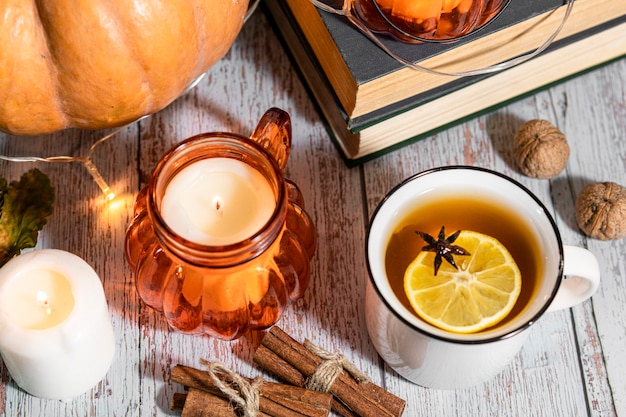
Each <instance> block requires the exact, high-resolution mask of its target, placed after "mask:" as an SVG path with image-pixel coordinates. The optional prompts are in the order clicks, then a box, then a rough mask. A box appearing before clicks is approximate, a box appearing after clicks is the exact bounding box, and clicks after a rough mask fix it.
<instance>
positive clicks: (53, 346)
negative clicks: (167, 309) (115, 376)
mask: <svg viewBox="0 0 626 417" xmlns="http://www.w3.org/2000/svg"><path fill="white" fill-rule="evenodd" d="M114 351H115V338H114V335H113V328H112V326H111V318H110V316H109V311H108V308H107V303H106V299H105V296H104V291H103V288H102V283H101V282H100V279H99V278H98V275H97V274H96V272H95V271H94V270H93V269H92V268H91V267H90V266H89V265H88V264H87V263H86V262H85V261H84V260H82V259H81V258H79V257H78V256H76V255H73V254H71V253H68V252H65V251H61V250H56V249H43V250H36V251H32V252H28V253H25V254H23V255H20V256H17V257H16V258H13V259H12V260H10V261H9V262H8V263H7V264H6V265H4V266H3V267H2V268H1V269H0V354H1V355H2V359H3V360H4V364H5V365H6V367H7V369H8V371H9V373H10V374H11V377H12V378H13V380H14V381H15V382H16V383H17V385H18V386H19V387H21V388H22V389H24V390H25V391H27V392H28V393H30V394H32V395H34V396H37V397H42V398H50V399H57V400H70V399H71V398H73V397H75V396H77V395H80V394H82V393H84V392H86V391H88V390H89V389H91V388H92V387H93V386H94V385H96V384H97V383H98V382H99V381H100V380H101V379H102V378H103V377H104V376H105V374H106V372H107V371H108V369H109V366H110V365H111V362H112V360H113V353H114Z"/></svg>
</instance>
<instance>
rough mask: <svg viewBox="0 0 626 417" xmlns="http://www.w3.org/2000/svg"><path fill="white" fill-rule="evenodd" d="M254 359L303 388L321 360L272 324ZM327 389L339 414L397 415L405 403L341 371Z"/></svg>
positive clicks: (282, 377)
mask: <svg viewBox="0 0 626 417" xmlns="http://www.w3.org/2000/svg"><path fill="white" fill-rule="evenodd" d="M254 362H256V363H257V364H258V365H259V366H260V367H262V368H264V369H266V370H267V371H269V372H272V373H273V374H275V375H276V376H277V377H279V378H280V379H282V380H283V381H285V382H287V383H289V384H292V385H295V386H298V387H303V386H305V384H306V383H307V379H308V378H310V377H311V376H312V375H313V374H314V373H315V372H316V370H317V368H318V367H319V366H320V365H321V364H322V363H323V362H324V359H322V358H321V357H319V356H317V355H316V354H315V353H313V352H312V351H311V350H310V349H308V348H307V347H305V346H304V345H303V344H300V343H298V342H297V341H296V340H294V339H293V338H292V337H291V336H289V335H288V334H287V333H285V332H284V331H283V330H281V329H280V328H279V327H278V326H274V327H272V328H271V329H270V331H269V332H267V334H266V335H265V336H264V337H263V340H262V341H261V346H259V347H258V348H257V350H256V352H255V354H254ZM329 392H330V393H331V394H332V395H333V400H332V409H333V411H335V412H336V413H337V414H339V415H341V416H343V417H357V416H361V417H398V416H400V415H402V413H403V411H404V408H405V406H406V401H405V400H403V399H402V398H399V397H397V396H395V395H394V394H392V393H390V392H389V391H386V390H385V389H383V388H381V387H379V386H378V385H375V384H373V383H371V382H359V381H357V379H356V378H355V377H354V376H352V375H350V374H349V373H348V372H345V371H343V372H341V373H340V374H339V376H338V377H337V378H336V379H335V380H334V383H333V384H332V386H331V387H330V390H329Z"/></svg>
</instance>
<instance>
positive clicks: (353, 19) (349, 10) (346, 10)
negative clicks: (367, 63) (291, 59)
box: [310, 0, 574, 77]
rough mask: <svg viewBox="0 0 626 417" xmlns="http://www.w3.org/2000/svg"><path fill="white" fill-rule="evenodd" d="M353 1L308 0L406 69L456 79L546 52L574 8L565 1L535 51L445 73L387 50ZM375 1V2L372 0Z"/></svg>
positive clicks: (502, 68)
mask: <svg viewBox="0 0 626 417" xmlns="http://www.w3.org/2000/svg"><path fill="white" fill-rule="evenodd" d="M353 1H354V0H344V3H343V5H342V7H341V9H336V8H334V7H331V6H329V5H327V4H325V3H322V2H321V1H319V0H310V2H311V3H313V5H314V6H315V7H317V8H318V9H320V10H323V11H325V12H328V13H334V14H337V15H340V16H344V17H345V18H347V19H348V21H350V23H352V24H353V25H354V26H355V27H356V28H357V29H358V30H359V31H361V33H363V34H364V35H365V36H366V37H367V38H368V39H370V40H371V41H372V42H373V43H374V44H375V45H376V46H378V47H379V48H380V49H382V50H383V51H384V52H385V53H386V54H387V55H389V56H390V57H392V58H393V59H395V60H396V61H398V62H399V63H401V64H403V65H405V66H406V67H408V68H412V69H414V70H417V71H421V72H426V73H430V74H436V75H449V76H456V77H466V76H471V75H480V74H490V73H494V72H499V71H502V70H505V69H508V68H511V67H514V66H516V65H519V64H521V63H522V62H526V61H528V60H529V59H532V58H534V57H536V56H537V55H539V54H540V53H542V52H543V51H545V50H546V48H548V47H549V46H550V45H551V44H552V42H553V41H554V39H555V38H556V37H557V36H558V34H559V32H560V31H561V29H562V28H563V26H564V25H565V22H566V21H567V19H568V17H569V15H570V13H571V12H572V9H573V7H574V0H566V2H567V8H566V9H565V14H564V16H563V19H562V20H561V23H560V24H559V25H558V26H557V28H556V29H555V31H554V32H552V34H551V35H550V36H549V37H548V38H547V39H546V40H545V41H544V42H543V43H542V44H541V45H540V46H539V47H538V48H537V49H535V50H533V51H531V52H529V53H527V54H524V55H521V56H518V57H516V58H512V59H510V60H508V61H503V62H500V63H498V64H494V65H490V66H487V67H483V68H477V69H472V70H466V71H451V72H446V71H439V70H435V69H432V68H427V67H424V66H422V65H419V64H417V63H414V62H411V61H409V60H407V59H405V58H403V57H401V56H399V55H397V54H396V53H394V52H393V51H391V50H390V49H389V48H387V46H386V45H385V44H384V43H382V42H381V41H380V39H378V37H377V36H376V35H375V34H374V33H373V32H372V31H371V30H370V29H369V28H368V27H367V26H366V25H365V23H363V21H361V20H360V19H359V18H358V17H357V16H356V15H355V13H354V11H353V7H352V5H353ZM372 1H375V0H372ZM415 47H417V48H419V45H415Z"/></svg>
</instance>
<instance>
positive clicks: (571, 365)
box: [0, 11, 626, 417]
mask: <svg viewBox="0 0 626 417" xmlns="http://www.w3.org/2000/svg"><path fill="white" fill-rule="evenodd" d="M625 102H626V60H621V61H617V62H614V63H612V64H610V65H608V66H606V67H603V68H600V69H598V70H595V71H593V72H591V73H588V74H586V75H583V76H580V77H578V78H576V79H573V80H571V81H568V82H566V83H564V84H561V85H558V86H556V87H553V88H551V89H549V90H547V91H544V92H541V93H538V94H536V95H534V96H532V97H529V98H526V99H523V100H521V101H519V102H516V103H513V104H511V105H509V106H507V107H505V108H502V109H500V110H497V111H495V112H493V113H491V114H488V115H485V116H483V117H479V118H477V119H475V120H471V121H469V122H467V123H464V124H462V125H460V126H458V127H454V128H451V129H449V130H447V131H445V132H443V133H441V134H438V135H436V136H435V137H432V138H428V139H426V140H423V141H420V142H418V143H415V144H413V145H411V146H408V147H406V148H404V149H401V150H398V151H396V152H394V153H391V154H389V155H387V156H384V157H381V158H379V159H377V160H374V161H372V162H369V163H366V164H365V165H363V166H362V167H358V168H353V169H350V168H347V167H346V165H345V164H344V163H343V161H342V160H341V158H340V157H339V155H338V153H337V151H336V150H335V148H334V147H333V145H332V144H331V141H330V140H329V138H328V135H327V133H326V131H325V128H324V125H323V123H322V121H321V119H320V116H319V115H318V113H317V112H316V109H315V107H314V105H313V103H312V101H311V99H310V98H309V96H308V95H307V92H306V90H305V88H304V87H303V85H302V83H301V81H300V79H299V78H298V76H297V73H296V71H295V70H294V69H293V68H292V65H291V63H290V61H289V59H288V57H287V56H286V54H285V52H284V50H283V48H282V47H281V45H280V43H279V42H278V40H277V38H276V36H275V34H274V32H273V31H272V29H271V27H270V25H269V23H268V21H267V19H266V17H265V15H264V14H263V13H261V12H259V11H257V12H256V13H255V14H254V15H253V17H252V19H251V20H250V21H248V23H246V25H245V27H244V29H243V31H242V32H241V34H240V36H239V38H238V39H237V41H236V43H235V45H234V46H233V48H232V50H231V51H230V52H229V54H228V55H227V56H226V57H225V58H224V59H223V60H221V61H220V62H219V63H218V64H217V65H215V66H214V67H213V68H212V69H211V70H210V72H209V74H208V76H207V77H206V78H205V79H204V80H203V81H202V82H201V83H200V85H199V86H198V87H197V88H195V89H194V90H193V91H192V92H190V93H189V94H187V95H186V96H184V97H182V98H180V99H179V100H178V101H176V102H175V103H174V104H172V105H171V106H170V107H169V108H167V109H165V110H163V111H162V112H160V113H159V114H157V115H155V116H153V117H150V118H148V119H145V120H143V121H141V122H138V123H135V124H133V125H131V126H130V127H127V128H125V129H124V130H122V131H121V132H120V133H118V134H117V135H116V136H115V138H114V139H112V140H110V141H108V142H106V143H104V144H102V145H101V146H100V147H99V148H97V150H96V152H95V155H94V162H95V163H96V165H97V166H98V167H99V168H100V170H101V171H102V174H103V175H104V177H105V178H106V180H107V181H108V182H109V183H110V185H111V186H112V187H113V189H114V190H115V191H116V192H117V194H118V197H117V199H116V200H115V201H114V203H113V204H108V205H105V204H104V203H103V198H102V194H101V193H100V190H99V189H98V187H97V186H96V184H95V183H94V182H93V181H92V180H91V177H90V176H89V175H88V173H87V171H86V170H85V168H84V167H83V166H82V165H81V164H79V163H70V164H46V163H15V162H0V176H2V177H5V178H9V179H17V178H18V177H19V176H20V175H21V174H22V173H23V172H24V171H26V170H27V169H29V168H30V167H33V166H36V167H38V168H40V169H41V170H42V171H44V172H46V173H47V174H48V175H49V177H50V178H51V180H52V183H53V185H54V186H55V187H56V192H57V200H56V203H55V207H54V213H53V215H52V216H51V217H50V219H49V223H48V225H46V227H45V228H44V231H43V232H42V233H41V235H40V238H39V244H38V247H42V248H58V249H64V250H67V251H70V252H73V253H76V254H77V255H79V256H81V257H83V258H84V259H85V260H87V261H88V262H89V263H90V264H91V265H92V266H93V267H94V268H95V270H96V271H97V272H98V274H99V275H100V277H101V278H102V281H103V284H104V288H105V292H106V296H107V299H108V303H109V309H110V314H111V318H112V321H113V326H114V330H115V333H116V337H117V351H116V356H115V359H114V362H113V365H112V367H111V369H110V371H109V373H108V374H107V376H106V378H105V379H104V380H103V381H102V382H101V383H100V384H99V385H97V386H96V387H94V389H93V390H92V391H90V392H88V393H86V394H85V395H82V396H80V397H78V398H76V399H75V400H73V401H71V402H65V403H64V402H58V401H50V400H41V399H38V398H34V397H32V396H30V395H28V394H26V393H25V392H23V391H21V390H20V389H19V388H17V386H16V385H15V383H14V382H13V381H12V380H11V378H10V376H9V375H8V372H7V370H6V368H4V366H3V365H0V378H1V379H0V416H29V417H34V416H46V417H55V416H107V417H112V416H169V415H176V413H173V412H171V411H170V410H169V401H170V399H171V397H172V395H173V393H174V392H180V391H182V389H183V388H182V386H180V385H178V384H175V383H172V382H171V381H170V371H171V368H172V366H173V365H174V364H177V363H181V364H185V365H190V366H199V361H200V359H201V358H204V359H209V360H217V361H220V362H223V363H225V364H226V365H228V366H230V367H232V368H233V369H234V370H236V371H238V372H240V373H242V374H243V375H246V376H257V375H263V373H262V371H260V370H259V369H258V368H257V367H255V366H254V365H252V363H251V357H252V354H253V351H254V347H255V346H256V345H257V344H258V343H259V340H260V336H259V335H258V334H249V335H247V336H246V337H244V338H241V339H240V340H238V341H235V342H224V341H219V340H214V339H211V338H208V337H197V336H195V337H194V336H186V335H181V334H177V333H173V332H171V331H169V330H168V328H167V326H166V324H165V322H164V320H163V319H162V318H161V317H160V316H159V315H158V314H155V313H154V312H153V311H152V310H150V309H148V308H146V307H144V306H142V305H141V303H140V302H139V300H138V297H137V293H136V291H135V287H134V281H133V275H132V274H131V271H130V270H129V268H128V266H127V264H126V262H125V259H124V250H123V248H124V233H125V229H126V227H127V225H128V223H129V221H130V218H131V213H132V205H133V202H134V198H135V196H136V194H137V192H138V191H139V189H140V187H142V186H143V184H144V183H145V181H146V179H147V178H148V177H149V176H150V174H151V171H152V169H153V168H154V166H155V164H156V162H157V161H158V160H159V158H160V157H161V156H162V155H163V154H164V153H165V151H166V150H167V149H169V148H170V147H171V146H172V145H173V144H175V143H177V142H179V141H181V140H182V139H184V138H186V137H189V136H191V135H194V134H196V133H201V132H206V131H220V130H223V131H232V132H238V133H242V134H245V135H247V134H249V133H251V131H252V129H253V128H254V126H255V125H256V123H257V121H258V119H259V118H260V117H261V115H262V114H263V113H264V112H265V110H266V109H267V108H269V107H272V106H277V107H281V108H283V109H285V110H287V111H288V112H289V113H290V115H291V117H292V122H293V142H294V144H293V150H292V153H291V156H290V159H289V162H288V164H287V177H289V178H291V179H292V180H294V181H295V182H296V183H297V184H298V185H299V186H300V187H301V189H302V191H303V193H304V196H305V201H306V204H307V210H308V212H309V213H310V214H311V215H312V217H313V219H314V222H315V225H316V227H317V231H318V235H319V245H318V249H317V253H316V256H315V258H314V261H313V270H312V282H311V285H310V288H309V290H308V292H307V293H306V295H305V297H304V298H303V299H301V300H299V301H297V302H296V303H295V304H293V305H292V306H291V307H289V309H288V310H287V311H286V312H285V314H284V316H283V318H282V319H281V321H280V323H279V324H280V325H281V327H283V328H284V329H285V330H286V331H288V332H289V333H291V334H292V335H293V336H294V337H295V338H296V339H298V340H300V341H302V340H303V339H304V338H309V339H311V340H312V341H313V342H314V343H316V344H318V345H320V346H321V347H324V348H326V349H327V350H333V351H338V352H341V353H343V354H344V355H346V356H347V357H348V358H349V359H351V360H352V361H353V362H354V363H355V364H356V365H357V366H358V367H360V368H361V369H362V370H364V371H365V372H366V373H367V374H369V376H370V377H371V378H372V379H373V380H374V382H376V383H378V384H381V385H383V386H385V387H386V388H387V389H389V390H390V391H392V392H394V393H395V394H397V395H399V396H401V397H403V398H405V399H406V400H407V402H408V406H407V409H406V412H405V415H406V416H425V417H426V416H428V417H433V416H453V415H457V416H476V417H477V416H501V417H504V416H510V417H519V416H546V417H555V416H563V417H571V416H622V417H626V307H625V306H626V239H621V240H617V241H609V242H602V241H598V240H593V239H588V238H586V237H585V236H584V235H583V234H581V232H580V231H579V230H578V228H577V227H576V225H575V220H574V210H573V207H574V199H575V196H576V195H577V194H578V192H579V191H580V190H581V189H582V187H583V186H584V185H586V184H587V183H589V182H593V181H614V182H617V183H620V184H622V185H626V105H625ZM531 118H544V119H548V120H550V121H552V122H553V123H555V124H556V125H557V126H558V127H559V128H560V129H561V130H562V131H563V132H564V133H565V134H566V135H567V137H568V140H569V143H570V146H571V149H572V152H571V157H570V159H569V163H568V166H567V169H566V171H565V172H563V173H562V174H561V175H559V176H558V177H556V178H554V179H552V180H537V179H530V178H527V177H524V176H523V175H521V174H520V173H519V172H518V171H517V170H516V169H515V167H514V164H513V162H512V157H511V155H512V152H511V142H512V138H513V135H514V133H515V131H516V130H517V128H518V127H519V126H520V125H521V123H522V122H524V121H526V120H528V119H531ZM100 136H102V132H96V133H90V132H77V131H70V132H63V133H58V134H55V135H53V136H52V137H40V138H19V137H8V136H6V135H0V153H1V154H4V155H39V156H52V155H59V154H68V155H76V156H80V155H84V154H85V152H87V150H88V148H89V146H90V145H91V144H92V143H93V142H94V141H95V140H97V138H98V137H100ZM448 164H468V165H476V166H483V167H488V168H492V169H495V170H497V171H500V172H503V173H506V174H508V175H510V176H512V177H513V178H515V179H517V180H519V181H521V182H522V183H524V184H525V185H526V186H528V187H529V188H530V189H532V190H533V191H534V192H535V193H537V195H538V196H539V197H540V198H541V200H542V201H543V202H544V203H545V204H546V205H547V206H548V207H550V208H551V209H552V212H553V214H554V216H555V218H556V220H557V223H558V226H559V228H560V230H561V232H562V237H563V240H564V243H566V244H573V245H582V246H584V247H587V248H589V249H590V250H591V251H592V252H594V253H595V254H596V256H597V257H598V258H599V260H600V265H601V272H602V284H601V287H600V289H599V291H598V292H597V293H596V295H594V297H593V299H592V300H591V301H587V302H585V303H584V304H583V305H581V306H578V307H576V308H574V309H572V310H569V311H563V312H558V313H552V314H550V315H548V316H545V317H544V318H543V319H542V320H541V321H540V322H539V323H537V325H535V326H534V327H533V328H532V329H531V335H530V338H529V340H528V341H527V343H526V344H525V346H524V348H523V350H522V351H521V353H520V354H519V355H518V356H517V358H516V359H515V361H514V362H513V363H512V364H511V365H510V366H509V367H508V368H506V369H505V370H504V371H503V372H502V373H501V374H500V375H498V376H497V377H496V378H495V379H493V380H491V381H489V382H488V383H486V384H484V385H481V386H477V387H474V388H471V389H465V390H460V391H438V390H429V389H424V388H421V387H418V386H415V385H413V384H411V383H408V382H407V381H406V380H404V379H402V378H401V377H399V376H398V375H397V374H396V373H394V372H393V371H392V370H390V369H389V368H388V367H386V366H385V365H384V364H383V363H382V362H381V360H380V358H379V357H378V356H377V354H376V352H375V351H374V349H373V347H372V345H371V344H370V342H369V340H368V336H367V332H366V329H365V323H364V314H363V308H364V306H363V297H364V289H365V283H366V280H367V279H368V277H367V272H366V266H365V255H364V238H365V230H366V224H367V222H368V219H369V215H370V213H371V212H372V210H373V208H374V207H375V205H376V204H377V203H378V202H379V201H380V200H381V198H382V197H383V196H384V195H385V194H386V192H387V191H389V190H390V189H391V188H392V187H393V186H394V185H395V184H397V183H398V182H399V181H401V180H402V179H404V178H406V177H408V176H410V175H412V174H414V173H416V172H418V171H421V170H424V169H427V168H431V167H435V166H440V165H448Z"/></svg>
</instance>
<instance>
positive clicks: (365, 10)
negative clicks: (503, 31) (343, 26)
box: [352, 0, 510, 43]
mask: <svg viewBox="0 0 626 417" xmlns="http://www.w3.org/2000/svg"><path fill="white" fill-rule="evenodd" d="M352 1H353V2H354V7H355V10H356V12H357V13H356V14H357V16H358V17H359V18H360V19H361V20H362V21H363V22H364V23H365V24H366V25H367V26H368V27H369V28H370V29H371V30H372V31H374V32H377V33H385V34H388V35H391V36H393V37H394V38H396V39H398V40H400V41H403V42H408V43H418V42H453V41H455V40H458V39H460V38H462V37H464V36H467V35H469V34H471V33H473V32H475V31H476V30H478V29H480V28H481V27H483V26H484V25H485V24H487V23H488V22H489V21H491V20H492V19H493V18H494V17H496V16H497V15H498V14H499V13H500V12H501V11H502V10H503V9H504V8H505V7H506V6H507V5H508V3H509V2H510V0H420V1H418V0H352Z"/></svg>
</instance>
